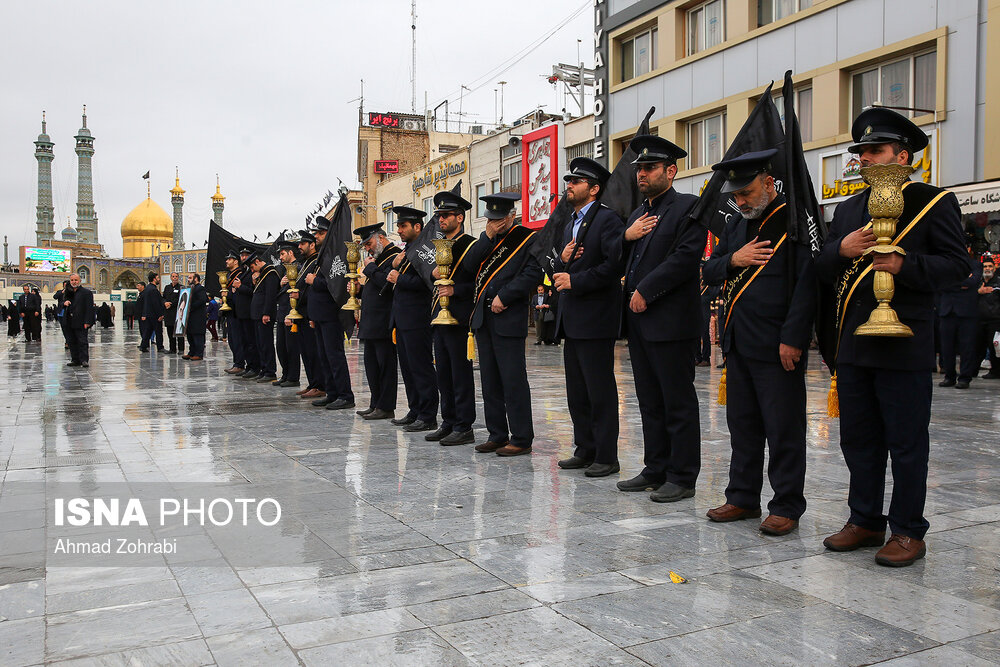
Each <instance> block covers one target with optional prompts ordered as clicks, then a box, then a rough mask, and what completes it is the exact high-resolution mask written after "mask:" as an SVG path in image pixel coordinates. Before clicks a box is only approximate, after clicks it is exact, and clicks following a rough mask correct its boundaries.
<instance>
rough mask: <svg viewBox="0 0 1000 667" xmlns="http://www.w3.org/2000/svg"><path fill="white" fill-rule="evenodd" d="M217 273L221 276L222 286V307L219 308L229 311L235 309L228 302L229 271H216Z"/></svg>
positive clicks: (220, 283)
mask: <svg viewBox="0 0 1000 667" xmlns="http://www.w3.org/2000/svg"><path fill="white" fill-rule="evenodd" d="M215 275H217V276H219V287H221V288H222V307H221V308H219V311H220V312H229V311H231V310H232V309H233V307H232V306H230V305H229V304H228V303H226V291H227V290H226V284H227V282H228V280H229V271H216V272H215Z"/></svg>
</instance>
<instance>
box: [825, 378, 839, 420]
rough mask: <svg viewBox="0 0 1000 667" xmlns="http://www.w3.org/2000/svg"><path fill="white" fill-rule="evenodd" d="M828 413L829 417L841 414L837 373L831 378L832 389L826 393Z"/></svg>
mask: <svg viewBox="0 0 1000 667" xmlns="http://www.w3.org/2000/svg"><path fill="white" fill-rule="evenodd" d="M826 415H827V416H828V417H839V416H840V395H839V394H838V393H837V374H836V373H834V374H833V377H832V378H830V391H829V392H828V393H827V395H826Z"/></svg>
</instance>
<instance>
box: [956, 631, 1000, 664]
mask: <svg viewBox="0 0 1000 667" xmlns="http://www.w3.org/2000/svg"><path fill="white" fill-rule="evenodd" d="M949 646H954V647H955V648H958V649H961V650H962V651H964V652H966V653H971V654H972V655H974V656H976V657H978V658H982V659H983V660H990V661H992V662H993V663H995V664H998V665H1000V632H987V633H984V634H981V635H976V636H975V637H966V638H965V639H960V640H959V641H957V642H954V643H952V644H949Z"/></svg>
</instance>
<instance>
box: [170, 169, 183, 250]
mask: <svg viewBox="0 0 1000 667" xmlns="http://www.w3.org/2000/svg"><path fill="white" fill-rule="evenodd" d="M170 203H171V204H173V205H174V248H177V249H178V250H180V249H181V248H183V247H184V189H183V188H181V175H180V171H178V170H177V167H174V189H173V190H171V191H170Z"/></svg>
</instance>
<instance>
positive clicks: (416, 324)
mask: <svg viewBox="0 0 1000 667" xmlns="http://www.w3.org/2000/svg"><path fill="white" fill-rule="evenodd" d="M390 270H392V268H391V267H390ZM397 270H398V271H399V277H398V278H397V279H396V287H395V289H394V290H393V291H394V292H395V294H394V295H393V297H392V326H394V327H395V328H396V329H399V330H400V331H409V330H411V329H424V328H427V327H429V326H430V325H431V301H432V295H431V291H430V289H428V287H427V283H425V282H424V279H423V278H421V277H420V273H419V272H418V271H417V269H416V268H414V267H413V266H410V263H409V261H408V260H406V259H404V260H403V261H402V263H401V264H400V265H399V268H398V269H397Z"/></svg>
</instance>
